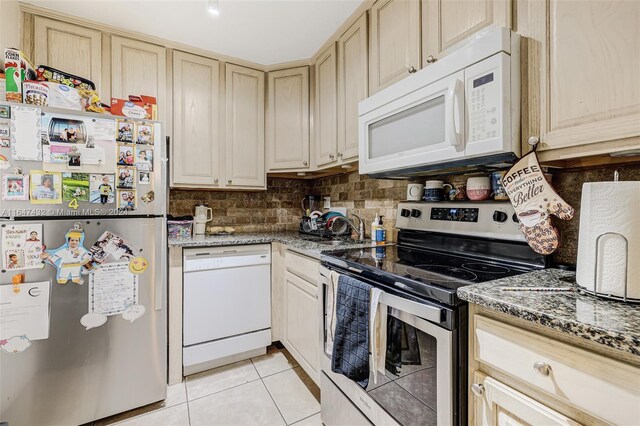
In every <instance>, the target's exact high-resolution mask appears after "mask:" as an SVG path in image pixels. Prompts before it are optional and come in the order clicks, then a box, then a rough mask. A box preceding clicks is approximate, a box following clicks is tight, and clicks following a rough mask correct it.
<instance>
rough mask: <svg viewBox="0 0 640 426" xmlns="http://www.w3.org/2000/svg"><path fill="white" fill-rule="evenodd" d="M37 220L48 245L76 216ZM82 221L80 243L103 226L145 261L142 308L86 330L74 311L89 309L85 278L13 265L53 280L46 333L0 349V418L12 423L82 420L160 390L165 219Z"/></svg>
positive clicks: (29, 277) (153, 397)
mask: <svg viewBox="0 0 640 426" xmlns="http://www.w3.org/2000/svg"><path fill="white" fill-rule="evenodd" d="M2 223H3V222H2V221H0V226H2ZM4 223H7V222H4ZM9 223H11V222H9ZM13 223H35V222H31V221H29V222H25V221H19V222H13ZM39 223H42V224H43V234H44V239H43V242H44V244H46V245H47V246H48V247H49V248H54V247H58V246H59V245H61V244H62V243H63V240H64V235H65V233H66V232H67V231H68V230H69V229H70V228H72V227H73V225H74V223H75V221H73V220H67V219H65V220H47V221H42V222H39ZM81 224H82V227H83V229H84V231H85V247H86V248H89V247H90V246H91V245H92V244H93V243H94V242H95V241H96V240H97V239H98V238H99V237H100V235H102V233H103V232H104V231H106V230H109V231H111V232H113V233H115V234H117V235H119V236H121V237H123V238H124V239H126V240H128V241H129V242H131V243H132V245H133V246H135V247H136V248H137V253H136V254H137V255H139V256H144V257H145V258H147V259H148V260H149V261H150V266H149V268H148V269H147V270H146V271H145V272H144V273H143V274H141V275H139V281H138V288H139V302H138V303H139V304H142V305H144V306H145V308H146V312H145V314H144V315H143V316H142V317H141V318H138V319H137V320H136V321H134V322H133V323H131V322H129V321H125V320H124V319H123V318H122V316H121V315H113V316H110V317H108V320H107V322H106V323H105V324H104V325H102V326H100V327H96V328H92V329H90V330H86V329H85V327H83V326H82V325H81V324H80V318H81V317H82V316H83V315H84V314H86V313H87V310H88V284H87V282H88V280H86V282H85V284H83V285H78V284H74V283H72V282H68V283H67V284H64V285H61V284H57V283H56V282H55V268H53V267H52V266H50V265H47V266H46V267H45V268H44V269H41V270H40V269H32V270H25V271H18V272H23V273H24V274H25V276H26V277H25V278H26V279H25V281H26V282H36V281H43V280H51V281H52V290H51V311H50V312H51V315H50V327H49V338H48V339H45V340H36V341H33V342H32V345H31V347H29V348H27V349H26V350H25V351H24V352H21V353H16V354H7V353H4V352H2V351H0V352H2V353H1V354H0V387H1V388H0V395H2V403H1V404H0V409H1V411H0V421H6V422H8V423H9V424H10V425H11V426H21V425H44V424H46V425H72V424H75V425H77V424H83V423H86V422H90V421H93V420H96V419H100V418H103V417H107V416H110V415H112V414H115V413H119V412H122V411H126V410H129V409H132V408H135V407H139V406H142V405H146V404H149V403H152V402H155V401H160V400H162V399H164V398H165V397H166V379H167V349H166V346H167V342H166V336H167V327H166V309H164V307H165V306H166V302H165V294H166V292H165V291H164V289H165V288H166V240H165V238H166V232H165V221H164V219H163V218H144V219H139V218H120V219H90V220H83V221H82V222H81ZM0 238H1V234H0ZM14 274H15V272H3V273H0V283H1V284H2V285H11V284H10V283H11V277H12V276H13V275H14Z"/></svg>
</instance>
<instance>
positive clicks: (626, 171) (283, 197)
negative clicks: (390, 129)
mask: <svg viewBox="0 0 640 426" xmlns="http://www.w3.org/2000/svg"><path fill="white" fill-rule="evenodd" d="M614 170H615V169H614V168H611V167H609V168H598V169H590V170H566V171H565V170H563V171H556V172H555V173H554V176H553V183H554V186H555V187H556V189H557V191H558V193H559V194H560V195H561V196H562V197H563V198H565V200H566V201H567V202H569V204H571V205H572V206H573V207H575V208H576V210H577V211H578V214H576V216H575V217H574V218H573V219H572V220H570V221H561V220H557V221H556V222H555V224H556V226H557V227H558V229H560V231H561V238H562V241H561V246H560V248H559V249H558V251H557V252H556V253H555V261H556V262H558V263H568V264H575V263H576V256H577V248H578V225H579V221H580V218H579V208H580V197H581V189H582V184H583V183H584V182H594V181H601V180H611V179H612V176H613V171H614ZM617 170H618V171H619V172H620V179H621V180H640V166H639V165H630V166H624V167H617ZM444 180H446V181H451V180H453V179H452V177H447V178H444ZM412 181H420V180H412ZM407 183H409V181H407V180H383V179H369V178H367V177H366V176H361V175H359V174H358V172H351V173H345V174H341V175H336V176H330V177H325V178H320V179H316V180H301V179H283V178H269V179H268V184H267V187H268V189H267V191H262V192H231V191H228V192H222V191H187V190H172V191H171V195H170V203H169V212H170V213H171V214H172V215H174V216H180V215H187V214H191V215H192V214H193V208H194V206H195V205H196V204H199V203H205V204H207V205H208V206H209V207H211V208H212V209H213V224H215V225H223V226H233V227H235V228H236V230H237V231H238V232H263V231H265V232H268V231H285V230H297V229H298V222H299V219H300V215H301V214H302V207H301V200H302V198H303V197H304V196H305V195H306V194H317V195H322V196H329V197H331V205H332V206H335V207H346V208H347V209H348V211H349V212H350V213H354V214H357V215H358V216H360V217H362V218H363V219H364V221H365V223H366V231H367V236H369V231H370V227H371V222H373V220H374V218H375V215H376V214H382V215H384V217H385V227H386V228H387V236H388V238H389V240H390V241H395V240H396V237H397V233H396V232H395V230H394V226H393V225H394V222H395V218H396V207H397V204H398V201H402V200H404V199H405V197H406V189H407Z"/></svg>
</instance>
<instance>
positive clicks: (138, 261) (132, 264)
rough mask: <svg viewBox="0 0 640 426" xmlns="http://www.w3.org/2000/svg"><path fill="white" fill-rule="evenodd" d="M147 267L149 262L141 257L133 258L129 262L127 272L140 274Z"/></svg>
mask: <svg viewBox="0 0 640 426" xmlns="http://www.w3.org/2000/svg"><path fill="white" fill-rule="evenodd" d="M148 267H149V261H148V260H147V259H146V258H144V257H142V256H138V257H134V258H133V259H131V260H130V261H129V272H131V273H132V274H142V273H143V272H144V271H146V270H147V268H148Z"/></svg>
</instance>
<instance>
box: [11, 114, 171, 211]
mask: <svg viewBox="0 0 640 426" xmlns="http://www.w3.org/2000/svg"><path fill="white" fill-rule="evenodd" d="M58 111H60V112H58ZM42 112H43V113H46V114H45V115H44V116H43V117H50V116H53V117H57V118H59V119H60V120H67V121H74V122H80V121H82V122H87V127H89V124H88V123H89V122H92V121H94V120H98V121H102V122H108V120H112V122H113V126H114V132H115V126H116V121H115V120H116V118H122V117H113V116H109V115H105V114H90V113H83V112H71V113H70V112H69V111H66V112H64V111H62V110H56V109H53V108H42ZM127 120H129V121H130V122H131V123H136V124H138V125H140V124H143V123H144V125H146V126H153V144H152V145H146V144H145V145H142V144H135V143H133V144H127V145H122V144H121V145H119V143H117V142H113V141H111V142H108V143H107V142H104V141H102V142H100V143H101V144H102V146H101V149H104V153H105V158H106V159H107V160H108V161H107V163H106V164H105V165H104V166H103V167H100V168H97V167H96V166H93V165H83V166H81V167H79V168H77V169H74V168H70V167H69V166H68V165H67V164H66V163H61V164H58V163H49V162H44V163H43V162H42V161H19V160H14V159H13V158H12V157H11V152H10V151H6V152H3V154H5V155H7V157H8V161H9V163H10V164H11V168H10V169H7V170H5V171H4V172H5V173H11V172H13V169H14V168H20V169H21V170H22V173H23V174H25V175H28V174H29V172H30V171H36V170H40V171H45V172H52V173H54V174H56V176H57V174H58V173H88V174H103V173H104V174H110V175H113V182H112V183H113V184H112V185H111V186H112V189H113V193H114V197H113V198H112V200H113V202H110V203H107V204H101V203H100V202H95V203H91V202H89V201H77V204H75V203H72V202H71V201H70V200H69V199H67V200H66V201H65V200H62V202H61V203H57V204H34V203H32V202H30V201H29V200H26V201H7V200H0V218H12V217H42V216H47V217H49V216H55V217H65V216H164V215H165V214H166V210H167V200H166V197H167V159H166V157H167V154H166V142H165V136H164V132H163V125H162V123H159V122H152V121H143V120H134V119H130V118H129V119H127ZM48 138H49V139H50V136H49V132H48V130H47V129H46V128H43V127H41V140H42V141H43V142H46V141H47V140H48ZM120 146H121V147H122V149H123V150H124V151H125V153H126V151H127V150H129V151H131V152H132V153H135V154H136V155H135V157H136V161H137V159H138V158H139V154H140V153H141V151H145V152H147V151H148V152H149V154H148V155H147V157H152V159H151V163H152V164H153V166H152V168H153V171H151V172H149V173H150V175H149V176H148V179H147V176H146V175H144V176H143V175H141V171H140V170H137V169H136V168H135V167H132V168H129V173H130V176H131V179H132V183H133V185H134V188H132V189H117V186H118V173H119V172H122V171H123V169H119V168H118V166H117V161H116V160H117V158H116V157H117V155H118V154H117V153H118V150H119V149H120V148H119V147H120ZM151 147H152V148H151ZM134 169H135V170H134ZM98 170H99V172H98ZM54 179H56V178H55V177H54ZM57 179H60V177H58V178H57ZM32 181H33V182H35V181H36V180H34V179H32ZM33 182H32V183H33ZM96 186H97V185H96ZM90 189H91V188H90ZM94 189H95V188H94ZM31 192H32V193H33V191H31ZM61 192H64V191H61ZM150 192H153V201H150V198H151V194H150ZM123 195H127V196H131V197H132V198H133V203H134V204H135V207H136V208H135V210H132V211H126V210H122V209H119V208H118V207H119V206H120V204H118V198H120V199H121V200H122V196H123ZM90 198H94V200H97V194H91V195H90ZM122 205H124V204H122Z"/></svg>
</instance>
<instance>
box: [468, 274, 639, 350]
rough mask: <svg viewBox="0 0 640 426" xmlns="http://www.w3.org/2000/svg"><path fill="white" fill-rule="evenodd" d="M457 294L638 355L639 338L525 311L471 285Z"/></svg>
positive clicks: (520, 306) (496, 309) (524, 308)
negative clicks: (479, 292) (574, 330)
mask: <svg viewBox="0 0 640 426" xmlns="http://www.w3.org/2000/svg"><path fill="white" fill-rule="evenodd" d="M501 281H502V280H501ZM490 283H491V282H490V281H489V282H486V283H483V284H490ZM457 294H458V297H460V299H462V300H465V301H467V302H469V303H473V304H475V305H479V306H482V307H484V308H485V309H489V310H492V311H496V312H500V313H503V314H506V315H509V316H511V317H514V318H519V319H522V320H524V321H528V322H532V323H535V324H539V325H541V326H544V327H547V328H550V329H552V330H555V331H560V332H562V333H564V334H567V335H570V336H574V337H579V338H582V339H584V340H586V341H589V342H593V343H595V344H600V345H604V346H607V347H609V348H613V349H617V350H620V351H622V352H626V353H630V354H632V355H637V356H640V335H628V334H624V333H620V332H616V331H611V330H607V329H604V328H602V327H598V326H595V325H591V324H587V323H583V322H579V321H574V320H570V319H564V318H559V317H556V316H554V315H549V314H547V313H545V312H541V311H535V310H532V309H529V308H527V307H526V306H525V305H516V304H512V303H509V302H504V301H502V300H500V299H496V298H494V297H491V296H487V295H484V294H478V293H475V292H474V291H473V286H467V287H461V288H459V289H458V291H457ZM621 303H622V302H621ZM514 310H517V311H518V312H514ZM567 326H569V327H571V328H575V329H581V330H582V331H583V333H579V334H578V333H572V332H571V331H568V330H567ZM621 342H622V343H623V346H622V347H621V346H620V343H621Z"/></svg>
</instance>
